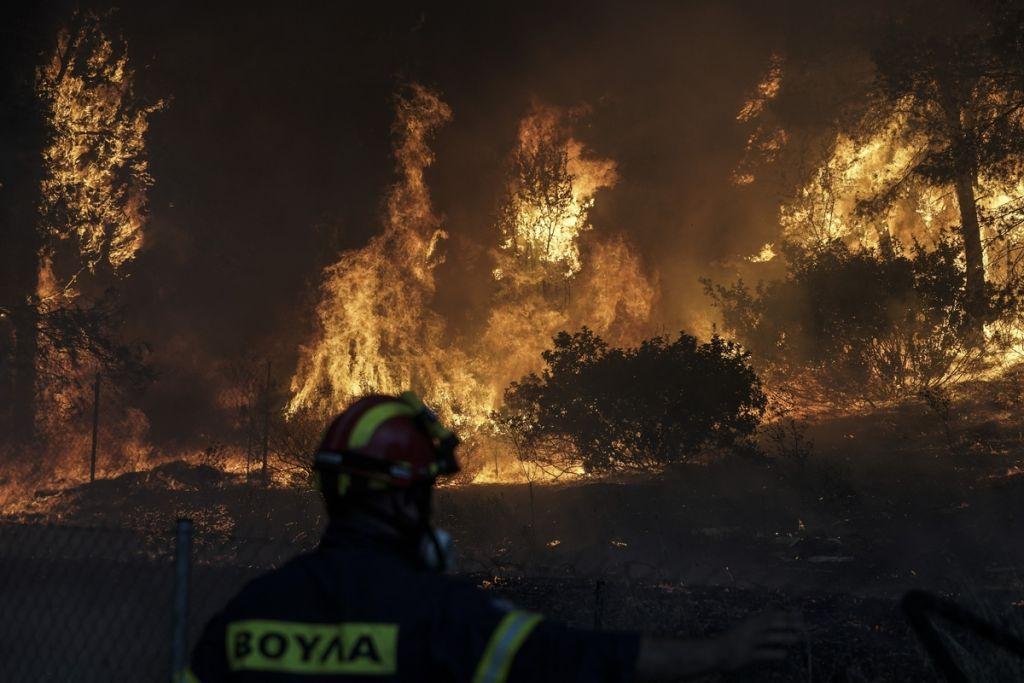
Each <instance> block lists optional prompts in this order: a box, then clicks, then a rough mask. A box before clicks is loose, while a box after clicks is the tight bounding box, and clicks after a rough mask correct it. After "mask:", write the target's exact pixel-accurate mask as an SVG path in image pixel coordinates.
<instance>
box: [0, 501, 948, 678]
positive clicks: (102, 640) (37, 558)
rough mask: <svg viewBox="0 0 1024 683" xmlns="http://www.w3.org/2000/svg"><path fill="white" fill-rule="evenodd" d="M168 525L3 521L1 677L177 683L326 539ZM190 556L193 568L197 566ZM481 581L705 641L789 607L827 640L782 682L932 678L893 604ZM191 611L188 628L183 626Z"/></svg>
mask: <svg viewBox="0 0 1024 683" xmlns="http://www.w3.org/2000/svg"><path fill="white" fill-rule="evenodd" d="M157 528H158V530H157V531H155V532H141V531H132V530H125V529H96V528H85V527H72V526H54V525H29V524H10V523H7V524H3V523H0V614H2V615H3V620H2V622H0V681H3V682H7V681H12V682H15V683H21V682H26V683H34V682H35V681H46V682H47V683H49V682H63V681H74V682H75V683H80V682H81V683H90V682H92V681H103V682H104V683H106V682H109V681H133V682H136V683H143V682H146V681H158V682H161V683H166V682H167V681H170V680H172V671H174V670H175V667H174V665H173V664H172V661H173V654H174V653H175V652H176V653H177V656H178V658H179V659H178V661H182V660H183V658H184V657H185V656H186V654H187V652H189V651H190V650H191V647H192V646H193V645H194V643H195V641H196V639H197V638H198V637H199V635H200V632H201V630H202V628H203V626H204V625H205V623H206V622H207V621H208V620H209V618H210V617H211V616H212V615H213V614H214V613H215V612H216V611H218V610H219V609H220V608H221V607H223V605H224V603H225V602H226V601H227V600H228V599H229V598H230V597H231V596H232V595H234V594H235V593H236V592H237V591H238V590H239V588H241V586H242V585H243V584H244V583H245V582H246V581H248V580H249V579H251V578H253V577H255V576H256V575H258V574H261V573H263V572H265V571H266V570H268V569H270V568H271V567H275V566H279V565H280V564H281V563H283V562H284V561H285V560H287V559H288V558H290V557H292V556H293V555H295V554H297V553H299V552H303V551H305V550H308V549H309V548H310V547H311V546H312V545H313V544H314V543H315V542H316V539H317V537H316V535H315V533H304V534H293V535H291V536H289V537H288V539H289V540H282V539H272V538H267V537H261V536H259V535H258V534H251V535H241V534H239V532H238V530H237V529H235V530H234V531H233V532H232V533H225V532H223V531H221V530H219V529H216V528H208V527H205V526H202V525H200V526H197V528H195V529H194V530H192V532H191V534H189V533H187V532H188V528H187V527H185V528H179V529H176V528H175V525H174V523H173V521H167V522H166V523H160V524H159V525H158V527H157ZM296 537H297V538H298V539H299V540H295V538H296ZM186 541H188V542H186ZM186 546H189V548H188V550H187V552H186V551H185V550H184V549H185V547H186ZM182 552H185V554H184V555H182V554H181V553H182ZM177 559H183V560H187V562H182V563H181V569H183V570H185V571H181V570H179V568H178V567H177V565H178V564H179V563H178V562H177V561H176V560H177ZM186 577H187V578H188V581H187V582H186V581H185V578H186ZM467 578H469V579H471V580H472V581H473V582H474V583H476V584H477V585H480V586H481V587H483V588H484V589H486V590H489V591H493V592H494V593H495V594H496V595H499V596H501V597H503V598H505V599H507V600H510V601H512V602H514V603H517V604H519V605H520V606H521V607H523V608H524V609H530V610H534V611H541V612H544V613H546V614H547V615H548V616H550V617H552V618H556V619H559V620H561V621H565V622H568V623H569V624H571V625H573V626H579V627H590V628H600V629H609V630H619V629H626V630H642V631H648V632H650V631H653V632H656V633H663V634H677V635H687V636H694V635H700V634H702V633H706V632H709V631H717V630H720V629H722V628H724V627H725V626H726V625H728V624H729V623H733V622H735V621H736V620H738V619H740V618H742V617H743V616H744V615H745V614H747V613H749V612H751V611H756V610H760V609H764V608H766V607H768V606H770V605H776V606H778V605H782V606H785V607H790V608H794V609H797V610H799V611H801V612H803V613H804V614H805V616H806V618H807V620H808V622H809V624H810V625H811V626H810V628H811V630H812V631H813V632H815V634H816V635H815V637H814V644H813V652H812V650H811V649H810V648H811V645H810V644H808V645H807V650H806V652H804V653H802V655H801V656H800V657H796V658H790V660H789V661H788V663H786V664H785V665H784V666H782V665H780V667H781V668H779V669H778V670H777V671H774V673H773V674H772V675H771V676H768V677H767V679H769V680H810V679H811V678H812V677H811V674H810V672H811V669H812V659H813V667H814V673H815V675H814V676H813V678H814V679H817V678H818V677H819V676H818V675H817V674H819V673H820V672H822V671H823V670H824V669H823V667H825V669H827V672H826V673H827V675H824V676H822V677H821V678H822V680H830V679H835V676H840V678H842V676H846V678H845V679H844V680H879V679H882V678H891V677H892V674H893V672H899V673H900V675H898V676H896V678H898V679H900V680H927V679H928V678H929V677H930V672H929V671H928V668H927V666H926V665H924V662H923V661H922V660H921V659H920V657H919V656H918V655H917V653H916V651H915V649H914V647H913V644H912V642H911V641H910V639H909V634H908V633H907V630H906V627H905V625H904V624H903V622H902V618H901V616H900V614H899V611H898V607H897V605H896V604H895V603H894V602H893V601H891V600H884V599H870V600H869V599H863V598H858V597H855V596H836V595H834V596H815V595H813V594H808V595H803V596H795V595H789V594H786V593H783V592H778V591H770V590H743V589H739V588H727V587H715V586H706V587H698V586H694V585H692V584H688V583H684V582H681V581H666V580H659V579H655V580H649V579H632V578H630V577H629V576H628V575H626V576H615V577H613V576H606V577H605V578H600V577H594V576H585V575H579V574H577V575H564V574H563V575H559V576H555V575H548V576H540V575H535V574H534V573H533V572H529V571H527V572H523V573H521V574H518V573H513V574H507V573H505V572H504V571H502V570H501V569H500V568H498V567H494V568H492V569H491V570H489V571H480V569H479V568H478V569H477V570H476V571H475V572H474V573H473V574H471V575H469V576H468V577H467ZM186 585H187V587H188V591H187V594H184V593H183V592H182V589H183V588H185V586H186ZM182 614H187V618H186V619H185V620H184V621H182V620H180V618H179V619H176V617H180V615H182ZM182 627H184V628H182ZM851 672H853V673H855V674H856V675H853V673H851ZM847 674H849V675H847ZM759 680H760V679H759Z"/></svg>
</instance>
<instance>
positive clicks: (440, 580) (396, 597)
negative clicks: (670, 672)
mask: <svg viewBox="0 0 1024 683" xmlns="http://www.w3.org/2000/svg"><path fill="white" fill-rule="evenodd" d="M638 648H639V636H638V635H636V634H625V633H599V632H593V631H586V630H578V629H572V628H567V627H565V626H563V625H560V624H557V623H555V622H551V621H548V620H545V619H543V618H542V617H541V616H540V615H537V614H532V613H529V612H523V611H518V610H516V609H514V608H512V606H511V605H508V604H507V603H505V602H504V601H501V600H498V599H495V598H494V597H492V595H491V594H489V593H488V592H487V591H484V590H481V589H478V588H475V587H473V586H471V585H468V584H466V583H463V582H461V581H458V580H456V579H453V578H449V577H445V576H441V575H438V574H436V573H433V572H430V571H427V570H423V569H421V568H419V566H418V563H417V562H416V561H415V560H414V559H413V558H412V557H410V555H409V554H408V553H406V552H404V550H403V548H402V547H401V546H399V545H398V544H397V543H396V542H394V541H389V540H385V539H382V538H380V537H366V536H360V535H358V534H357V533H355V532H353V531H346V530H342V529H339V528H332V529H329V530H328V532H327V534H325V536H324V539H323V541H322V542H321V544H320V546H319V547H318V548H317V549H316V550H315V551H314V552H312V553H309V554H306V555H300V556H298V557H296V558H294V559H293V560H291V561H290V562H288V563H287V564H285V565H284V566H282V567H281V568H279V569H277V570H275V571H272V572H270V573H268V574H265V575H263V576H261V577H259V578H257V579H255V580H253V581H252V582H250V583H249V584H248V585H246V586H245V588H243V589H242V591H241V592H240V593H239V594H238V596H236V597H235V598H234V599H233V600H231V602H229V603H228V605H227V607H225V609H224V611H223V612H221V613H220V614H219V615H217V616H216V617H214V619H213V620H211V621H210V623H209V624H208V625H207V627H206V630H205V631H204V633H203V635H202V637H201V639H200V641H199V643H198V644H197V645H196V649H195V651H194V653H193V657H192V665H191V670H190V671H188V672H187V673H186V680H189V681H192V682H195V681H198V682H199V683H222V682H223V683H227V682H229V681H230V682H232V683H235V682H237V683H249V682H256V681H280V682H282V683H283V682H285V681H314V680H315V681H317V682H323V683H328V682H331V681H360V680H362V681H366V680H372V681H380V682H381V683H384V682H387V681H466V682H470V681H472V682H473V683H484V682H486V683H499V682H502V681H512V682H515V681H537V682H543V681H559V682H569V681H608V682H612V681H628V680H630V678H631V673H632V670H633V667H634V664H635V661H636V657H637V650H638Z"/></svg>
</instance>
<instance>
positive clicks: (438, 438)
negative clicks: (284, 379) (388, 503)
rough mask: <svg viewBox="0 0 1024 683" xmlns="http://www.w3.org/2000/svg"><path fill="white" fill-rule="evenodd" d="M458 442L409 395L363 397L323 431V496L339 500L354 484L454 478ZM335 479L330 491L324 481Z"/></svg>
mask: <svg viewBox="0 0 1024 683" xmlns="http://www.w3.org/2000/svg"><path fill="white" fill-rule="evenodd" d="M458 443H459V440H458V438H457V437H456V436H455V434H453V433H452V432H451V431H450V430H448V429H447V428H446V427H444V426H443V425H442V424H441V423H440V422H439V421H438V419H437V416H436V415H435V414H434V413H433V412H432V411H431V410H430V409H429V408H427V407H426V406H425V405H424V404H423V401H421V400H420V399H419V397H417V396H416V395H415V394H414V393H412V392H409V391H407V392H405V393H404V394H402V395H401V396H398V397H396V396H385V395H381V394H372V395H370V396H365V397H363V398H361V399H359V400H358V401H356V402H355V403H353V404H352V405H351V406H349V407H348V408H347V409H346V410H345V411H344V412H343V413H341V414H340V415H338V417H336V418H335V419H334V421H333V422H332V423H331V425H330V426H329V427H328V428H327V432H326V433H325V434H324V438H323V441H322V442H321V444H320V449H319V450H318V451H317V453H316V457H315V459H314V467H315V468H316V470H317V472H318V473H319V475H320V478H321V485H322V487H323V488H324V490H325V491H328V490H337V492H338V493H339V494H341V495H345V494H346V493H347V492H348V489H349V487H350V486H351V485H352V484H353V483H356V482H360V483H363V482H365V484H366V486H367V487H368V488H370V489H374V490H384V489H388V488H407V487H409V486H412V485H414V484H418V483H424V482H430V483H432V482H433V481H434V480H435V479H437V477H438V476H439V475H444V474H453V473H455V472H458V470H459V466H458V463H457V462H456V460H455V447H456V446H457V445H458ZM328 474H332V475H336V476H337V482H336V483H334V482H332V484H331V485H330V486H328V484H327V481H326V480H325V475H328Z"/></svg>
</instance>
